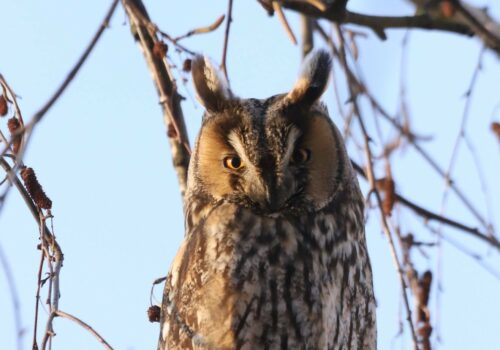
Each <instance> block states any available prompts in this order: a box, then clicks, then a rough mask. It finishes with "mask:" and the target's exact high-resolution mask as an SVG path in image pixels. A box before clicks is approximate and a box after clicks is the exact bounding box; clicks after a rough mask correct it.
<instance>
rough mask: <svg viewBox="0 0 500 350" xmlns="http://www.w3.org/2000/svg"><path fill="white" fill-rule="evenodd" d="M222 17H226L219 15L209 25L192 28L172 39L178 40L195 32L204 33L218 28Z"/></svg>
mask: <svg viewBox="0 0 500 350" xmlns="http://www.w3.org/2000/svg"><path fill="white" fill-rule="evenodd" d="M224 18H226V16H225V15H221V16H219V18H217V19H216V20H215V22H214V23H212V24H211V25H209V26H206V27H200V28H196V29H192V30H190V31H189V32H187V33H186V34H184V35H180V36H178V37H176V38H175V39H174V41H175V42H178V41H180V40H182V39H185V38H189V37H190V36H192V35H195V34H205V33H210V32H213V31H215V30H216V29H217V28H219V26H220V25H221V24H222V22H224Z"/></svg>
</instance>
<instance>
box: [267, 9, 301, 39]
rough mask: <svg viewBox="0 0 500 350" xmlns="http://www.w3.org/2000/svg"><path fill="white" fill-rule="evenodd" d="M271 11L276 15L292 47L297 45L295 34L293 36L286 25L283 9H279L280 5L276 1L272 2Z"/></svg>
mask: <svg viewBox="0 0 500 350" xmlns="http://www.w3.org/2000/svg"><path fill="white" fill-rule="evenodd" d="M273 9H274V12H276V14H277V15H278V19H279V21H280V23H281V25H282V26H283V28H284V29H285V32H286V34H287V35H288V38H289V39H290V41H291V42H292V44H293V45H297V38H296V37H295V34H293V31H292V28H290V24H288V20H287V19H286V16H285V14H284V13H283V9H282V8H281V5H280V4H279V3H278V2H277V1H273Z"/></svg>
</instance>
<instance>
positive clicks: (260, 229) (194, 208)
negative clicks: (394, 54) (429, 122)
mask: <svg viewBox="0 0 500 350" xmlns="http://www.w3.org/2000/svg"><path fill="white" fill-rule="evenodd" d="M330 71H331V58H330V55H329V54H328V53H327V52H325V51H317V52H315V53H313V54H311V55H309V57H308V58H307V59H306V61H305V63H304V66H303V68H302V74H301V75H300V77H299V79H298V80H297V82H296V84H295V85H294V86H293V88H292V89H291V90H290V92H288V93H285V94H281V95H276V96H272V97H269V98H267V99H263V100H258V99H241V98H238V97H236V96H234V95H233V94H232V92H231V91H230V90H229V89H228V88H227V84H226V82H225V80H224V79H223V78H222V77H221V76H220V74H219V73H218V71H217V70H216V69H215V68H214V67H213V66H212V65H211V64H210V62H209V61H208V60H207V59H204V58H203V57H199V56H198V57H197V58H195V59H194V60H193V65H192V72H193V81H194V85H195V89H196V92H197V95H198V98H199V100H200V101H201V103H202V104H203V106H204V107H205V109H206V112H205V114H204V117H203V123H202V127H201V132H200V134H199V136H198V138H197V141H196V145H195V147H194V151H193V154H192V158H191V162H190V164H189V175H188V190H187V193H186V205H185V216H186V236H185V239H184V242H183V244H182V246H181V247H180V249H179V251H178V253H177V256H176V258H175V260H174V262H173V264H172V267H171V270H170V273H169V275H168V277H167V280H166V285H165V291H164V295H163V298H164V300H163V304H162V312H161V321H160V325H161V332H160V340H159V345H158V348H159V349H161V350H164V349H344V350H346V349H370V350H371V349H375V348H376V322H375V299H374V294H373V285H372V272H371V266H370V261H369V257H368V252H367V248H366V241H365V232H364V214H363V210H364V203H363V197H362V194H361V191H360V189H359V185H358V182H357V178H356V176H355V174H354V171H353V169H352V167H351V163H350V160H349V158H348V156H347V153H346V150H345V146H344V142H343V139H342V136H341V134H340V132H339V130H338V129H337V127H336V126H335V125H334V124H333V123H332V121H331V120H330V118H329V116H328V112H327V110H326V107H325V106H324V105H323V104H321V103H320V102H319V99H320V97H321V95H322V94H323V92H324V90H325V88H326V85H327V82H328V76H329V74H330Z"/></svg>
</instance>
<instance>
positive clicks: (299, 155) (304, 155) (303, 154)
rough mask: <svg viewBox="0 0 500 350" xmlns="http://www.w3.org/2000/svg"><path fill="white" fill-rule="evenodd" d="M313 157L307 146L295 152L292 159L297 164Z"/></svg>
mask: <svg viewBox="0 0 500 350" xmlns="http://www.w3.org/2000/svg"><path fill="white" fill-rule="evenodd" d="M310 158H311V151H310V150H308V149H307V148H298V149H296V150H295V152H293V155H292V161H293V162H294V163H297V164H303V163H306V162H307V161H308V160H309V159H310Z"/></svg>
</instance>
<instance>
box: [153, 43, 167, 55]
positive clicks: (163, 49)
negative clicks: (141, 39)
mask: <svg viewBox="0 0 500 350" xmlns="http://www.w3.org/2000/svg"><path fill="white" fill-rule="evenodd" d="M167 52H168V46H167V44H165V43H164V42H162V41H157V42H155V45H154V46H153V54H154V55H155V56H156V57H158V58H163V57H165V55H166V54H167Z"/></svg>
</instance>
